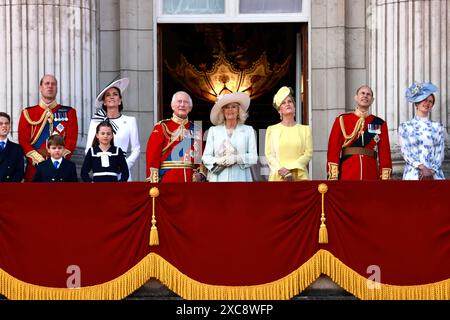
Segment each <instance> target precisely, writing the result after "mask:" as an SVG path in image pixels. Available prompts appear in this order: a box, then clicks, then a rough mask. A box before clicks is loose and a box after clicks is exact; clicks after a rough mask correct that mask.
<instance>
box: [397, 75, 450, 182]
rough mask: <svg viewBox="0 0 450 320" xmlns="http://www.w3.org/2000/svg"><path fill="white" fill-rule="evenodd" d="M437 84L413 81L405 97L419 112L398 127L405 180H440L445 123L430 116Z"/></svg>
mask: <svg viewBox="0 0 450 320" xmlns="http://www.w3.org/2000/svg"><path fill="white" fill-rule="evenodd" d="M436 91H437V87H436V86H435V85H434V84H432V83H431V82H424V83H417V82H414V83H413V84H412V85H411V86H410V87H409V88H408V89H407V90H406V94H405V96H406V99H407V100H408V102H411V103H413V104H414V106H415V107H416V115H415V116H414V118H412V119H411V120H409V121H406V122H404V123H402V124H401V125H400V127H399V130H398V135H399V143H400V147H401V152H402V155H403V158H404V159H405V162H406V164H405V169H404V172H403V180H434V179H436V180H441V179H445V177H444V173H443V172H442V167H441V166H442V162H443V161H444V151H445V150H444V149H445V143H444V141H445V136H446V132H445V129H444V127H443V126H442V124H440V123H438V122H435V121H431V120H430V112H431V109H432V108H433V105H434V102H435V96H434V93H435V92H436Z"/></svg>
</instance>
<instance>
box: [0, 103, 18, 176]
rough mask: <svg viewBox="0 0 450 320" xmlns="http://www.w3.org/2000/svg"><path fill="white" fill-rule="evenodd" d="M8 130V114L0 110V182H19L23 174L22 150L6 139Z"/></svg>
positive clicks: (9, 119)
mask: <svg viewBox="0 0 450 320" xmlns="http://www.w3.org/2000/svg"><path fill="white" fill-rule="evenodd" d="M10 130H11V118H10V116H9V114H7V113H5V112H0V182H21V181H22V180H23V174H24V155H23V150H22V147H21V146H20V145H18V144H17V143H14V142H12V141H11V140H9V139H8V134H9V131H10Z"/></svg>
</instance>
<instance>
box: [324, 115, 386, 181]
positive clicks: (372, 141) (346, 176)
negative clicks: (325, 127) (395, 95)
mask: <svg viewBox="0 0 450 320" xmlns="http://www.w3.org/2000/svg"><path fill="white" fill-rule="evenodd" d="M327 166H328V168H327V172H328V179H330V180H337V179H339V180H376V179H383V180H387V179H390V176H391V172H392V160H391V148H390V144H389V134H388V128H387V124H386V122H385V121H384V120H382V119H381V118H379V117H376V116H374V115H368V116H367V117H365V118H364V117H362V118H361V117H359V116H358V115H356V114H355V113H353V112H351V113H345V114H342V115H340V116H339V117H337V118H336V120H335V121H334V124H333V127H332V129H331V133H330V137H329V140H328V154H327Z"/></svg>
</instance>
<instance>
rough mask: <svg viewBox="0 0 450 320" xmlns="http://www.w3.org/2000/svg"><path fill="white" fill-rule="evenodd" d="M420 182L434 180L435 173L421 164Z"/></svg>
mask: <svg viewBox="0 0 450 320" xmlns="http://www.w3.org/2000/svg"><path fill="white" fill-rule="evenodd" d="M419 180H434V171H433V170H432V169H429V168H427V167H425V166H424V165H423V164H421V165H420V166H419Z"/></svg>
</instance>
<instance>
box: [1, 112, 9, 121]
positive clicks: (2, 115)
mask: <svg viewBox="0 0 450 320" xmlns="http://www.w3.org/2000/svg"><path fill="white" fill-rule="evenodd" d="M0 117H4V118H6V119H8V122H11V117H10V116H9V114H7V113H6V112H0Z"/></svg>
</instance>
